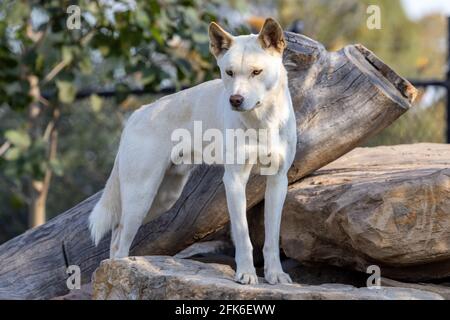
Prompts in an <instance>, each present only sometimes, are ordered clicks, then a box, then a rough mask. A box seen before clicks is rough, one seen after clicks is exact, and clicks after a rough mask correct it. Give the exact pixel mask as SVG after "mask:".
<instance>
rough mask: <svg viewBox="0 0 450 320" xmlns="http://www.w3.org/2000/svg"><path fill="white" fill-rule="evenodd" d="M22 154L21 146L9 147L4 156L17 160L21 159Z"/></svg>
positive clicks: (9, 159)
mask: <svg viewBox="0 0 450 320" xmlns="http://www.w3.org/2000/svg"><path fill="white" fill-rule="evenodd" d="M20 154H21V152H20V149H19V148H9V149H8V151H6V153H5V155H4V158H5V159H6V160H8V161H15V160H17V159H19V157H20Z"/></svg>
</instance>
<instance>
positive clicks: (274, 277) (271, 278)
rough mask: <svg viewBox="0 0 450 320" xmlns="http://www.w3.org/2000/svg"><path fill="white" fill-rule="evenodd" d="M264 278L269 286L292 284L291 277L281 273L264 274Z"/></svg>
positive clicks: (269, 272)
mask: <svg viewBox="0 0 450 320" xmlns="http://www.w3.org/2000/svg"><path fill="white" fill-rule="evenodd" d="M264 278H265V279H266V281H267V282H268V283H270V284H279V283H280V284H288V283H292V280H291V277H290V276H289V275H288V274H287V273H285V272H283V271H280V272H271V271H268V272H265V274H264Z"/></svg>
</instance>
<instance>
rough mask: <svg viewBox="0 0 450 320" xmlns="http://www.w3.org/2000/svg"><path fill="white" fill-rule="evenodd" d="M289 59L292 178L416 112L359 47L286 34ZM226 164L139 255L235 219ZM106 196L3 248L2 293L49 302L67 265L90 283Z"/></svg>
mask: <svg viewBox="0 0 450 320" xmlns="http://www.w3.org/2000/svg"><path fill="white" fill-rule="evenodd" d="M286 41H287V44H288V47H287V49H286V51H285V56H284V62H285V66H286V69H287V70H288V73H289V87H290V91H291V95H292V98H293V103H294V108H295V112H296V117H297V127H298V145H297V155H296V159H295V163H294V165H293V167H292V168H291V171H290V174H289V180H290V182H294V181H296V180H298V179H299V178H301V177H303V176H305V175H307V174H309V173H311V172H312V171H314V170H316V169H318V168H320V167H322V166H323V165H325V164H327V163H329V162H331V161H333V160H335V159H337V158H338V157H340V156H341V155H343V154H345V153H346V152H348V151H350V150H351V149H353V148H354V147H355V146H357V145H358V144H359V143H360V142H361V141H363V140H364V139H366V138H368V137H370V136H372V135H373V134H375V133H377V132H379V131H380V130H382V129H383V128H385V127H386V126H388V125H389V124H390V123H392V122H393V121H394V120H395V119H397V118H398V117H399V116H400V115H401V114H403V113H404V112H405V111H407V110H408V109H409V107H410V105H411V102H412V101H413V100H414V97H415V95H416V90H415V88H414V87H413V86H412V85H411V84H410V83H409V82H407V81H406V80H404V79H403V78H401V77H400V76H398V75H397V74H396V73H395V72H394V71H392V70H391V69H390V68H389V67H388V66H386V65H385V64H384V63H383V62H382V61H381V60H379V59H378V58H377V57H376V56H375V55H374V54H373V53H371V52H370V51H368V50H367V49H365V48H364V47H363V46H360V45H350V46H347V47H345V48H343V49H342V50H340V51H338V52H327V51H326V50H325V49H324V47H323V46H322V45H321V44H320V43H318V42H316V41H313V40H311V39H309V38H307V37H304V36H301V35H297V34H293V33H286ZM222 173H223V168H221V167H218V166H210V167H208V166H199V167H198V168H196V169H195V170H194V171H193V173H192V174H191V177H190V179H189V181H188V183H187V185H186V187H185V188H184V191H183V193H182V195H181V197H180V199H179V200H178V201H177V203H176V204H175V205H174V207H173V208H172V209H170V210H169V211H168V212H167V213H166V214H164V215H163V216H161V217H160V218H158V219H157V220H155V221H153V222H151V223H148V224H147V225H145V226H143V227H142V228H141V229H140V231H139V233H138V235H137V237H136V239H135V241H134V243H133V245H132V250H131V254H133V255H148V254H169V255H170V254H175V253H176V252H178V251H180V250H182V249H183V248H185V247H187V246H188V245H190V244H192V243H193V242H195V241H198V240H200V239H202V238H204V237H206V236H207V235H209V234H211V233H213V232H215V231H216V230H218V229H220V228H221V227H223V226H224V225H225V224H226V223H227V222H228V213H227V207H226V201H225V196H224V195H225V194H224V188H223V185H222ZM264 187H265V179H264V178H263V177H259V176H252V177H251V179H250V181H249V184H248V187H247V199H248V207H249V208H250V207H252V206H254V205H255V204H257V203H258V202H260V201H261V200H262V199H263V195H264ZM99 196H100V193H97V194H96V195H94V196H92V197H90V198H89V199H87V200H85V201H84V202H82V203H80V204H79V205H77V206H76V207H74V208H72V209H70V210H68V211H67V212H65V213H63V214H61V215H59V216H57V217H56V218H54V219H52V220H51V221H49V222H48V223H46V224H44V225H42V226H40V227H38V228H35V229H32V230H29V231H27V232H25V233H24V234H22V235H20V236H18V237H16V238H14V239H12V240H10V241H8V242H7V243H5V244H3V245H2V246H0V298H32V299H45V298H52V297H55V296H60V295H63V294H65V293H66V292H67V291H68V289H67V286H66V279H67V277H68V275H67V273H66V268H67V266H69V265H78V266H79V267H80V269H81V271H82V282H83V283H85V282H88V281H90V278H91V275H92V272H93V271H94V270H95V269H96V268H97V267H98V265H99V263H100V261H101V260H103V259H105V258H107V256H108V246H109V237H107V238H105V239H104V240H103V241H102V242H101V243H100V244H99V246H98V247H94V246H93V244H92V242H91V240H90V237H89V232H88V229H87V217H88V215H89V213H90V211H91V209H92V207H93V206H94V204H95V203H96V201H97V200H98V199H99Z"/></svg>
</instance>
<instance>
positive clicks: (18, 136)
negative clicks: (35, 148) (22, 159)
mask: <svg viewBox="0 0 450 320" xmlns="http://www.w3.org/2000/svg"><path fill="white" fill-rule="evenodd" d="M5 138H6V139H7V140H8V141H9V142H11V143H12V144H13V145H14V146H16V147H17V148H19V149H20V150H25V149H28V147H29V146H30V145H31V139H30V136H29V135H28V133H26V132H25V131H19V130H7V131H6V132H5Z"/></svg>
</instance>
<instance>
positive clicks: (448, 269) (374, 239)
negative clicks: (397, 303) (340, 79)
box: [281, 144, 450, 280]
mask: <svg viewBox="0 0 450 320" xmlns="http://www.w3.org/2000/svg"><path fill="white" fill-rule="evenodd" d="M281 243H282V244H281V246H282V248H283V250H284V252H285V253H286V255H287V256H289V257H291V258H294V259H296V260H298V261H300V262H302V263H309V264H311V263H326V264H331V265H335V266H341V267H347V268H352V269H356V270H359V271H363V272H366V269H367V267H368V266H370V265H378V266H379V267H380V268H381V275H382V276H386V277H391V278H394V279H401V280H430V279H438V278H445V277H449V276H450V145H444V144H414V145H398V146H385V147H376V148H357V149H355V150H353V151H351V152H350V153H348V154H346V155H345V156H343V157H341V158H340V159H338V160H336V161H334V162H332V163H331V164H329V165H327V166H325V167H323V168H322V169H320V170H318V171H316V172H315V173H314V174H313V175H311V176H309V177H307V178H305V179H303V180H302V181H300V182H297V183H295V184H294V185H291V186H290V189H289V192H288V196H287V199H286V203H285V207H284V213H283V221H282V229H281Z"/></svg>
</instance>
